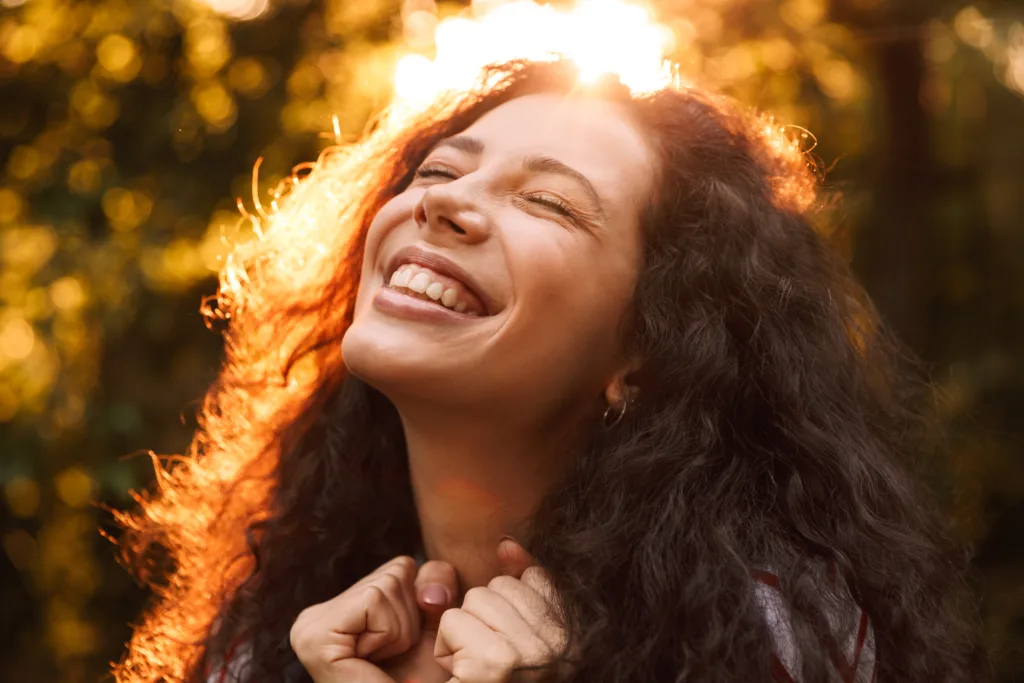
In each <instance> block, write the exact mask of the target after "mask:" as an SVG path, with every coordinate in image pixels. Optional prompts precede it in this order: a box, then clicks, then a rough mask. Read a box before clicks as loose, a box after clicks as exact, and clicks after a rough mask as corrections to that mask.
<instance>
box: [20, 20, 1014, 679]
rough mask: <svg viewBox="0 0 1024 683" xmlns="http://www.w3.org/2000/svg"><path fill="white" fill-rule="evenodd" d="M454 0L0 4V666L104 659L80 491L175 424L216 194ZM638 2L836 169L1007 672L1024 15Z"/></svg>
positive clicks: (136, 461)
mask: <svg viewBox="0 0 1024 683" xmlns="http://www.w3.org/2000/svg"><path fill="white" fill-rule="evenodd" d="M494 4H497V3H494V2H476V3H474V6H475V7H476V8H477V9H478V10H479V11H482V9H481V8H484V7H485V6H490V5H494ZM559 4H564V3H559ZM217 9H219V10H220V13H218V11H216V10H217ZM465 9H466V8H464V7H463V5H461V4H445V5H442V6H441V7H440V8H438V7H437V6H436V5H435V4H434V2H433V1H432V0H406V1H405V2H404V3H401V2H399V0H359V2H352V1H349V0H320V1H319V2H314V1H312V0H274V1H272V2H267V0H27V1H25V0H0V487H2V494H3V495H2V500H3V502H2V503H0V542H2V552H0V601H2V604H3V605H4V608H3V611H2V612H0V638H2V642H3V648H4V654H3V655H2V656H0V679H2V680H5V681H18V682H20V681H37V680H53V681H87V680H95V679H96V678H98V677H99V676H100V675H101V674H102V673H103V672H104V671H105V670H106V669H107V663H108V662H109V661H110V660H111V659H116V658H117V657H118V656H119V651H120V648H121V646H122V643H123V642H124V641H125V639H126V638H127V636H128V626H127V624H128V623H129V621H130V620H132V619H134V618H135V617H136V615H137V614H138V611H139V609H140V608H141V605H142V600H143V598H144V596H143V595H142V592H141V591H140V590H139V589H138V588H136V587H135V586H134V585H133V584H132V582H131V580H130V577H129V576H128V575H127V574H126V573H125V572H124V571H123V570H122V569H120V568H119V567H117V566H116V563H115V554H116V550H115V548H114V547H113V546H111V545H110V544H109V543H108V542H107V541H105V540H104V539H103V538H102V537H101V536H100V534H98V533H97V528H106V529H110V522H109V515H107V514H106V513H105V512H104V511H103V510H102V509H101V507H98V506H96V505H94V504H93V503H92V501H99V502H100V503H101V505H111V506H117V507H123V506H126V505H130V504H131V500H130V498H129V491H130V489H133V488H136V489H137V488H140V487H145V486H147V485H148V483H149V480H150V477H151V472H152V470H151V468H150V467H149V458H148V457H147V456H146V453H147V452H149V451H150V450H152V451H154V452H156V453H166V454H174V453H180V452H182V451H183V450H184V449H185V447H186V445H187V443H188V439H189V434H190V431H191V429H192V427H193V422H192V417H191V415H192V413H193V412H194V407H195V404H196V401H198V399H200V398H201V396H202V393H203V391H204V388H205V386H206V385H207V384H208V383H209V381H210V380H211V379H212V378H213V376H214V373H215V371H216V367H217V363H218V357H219V349H218V339H217V337H216V335H214V334H211V333H210V332H208V331H207V330H206V329H205V328H204V326H203V323H202V321H201V319H200V317H199V314H198V305H199V299H200V297H201V296H202V295H204V294H210V293H212V292H213V290H214V288H215V281H214V279H213V275H214V273H215V271H216V269H217V268H218V265H219V263H220V259H221V258H222V257H223V255H224V253H225V252H226V250H227V248H228V245H229V244H231V243H233V242H236V241H238V240H244V239H248V237H249V235H248V234H247V232H246V230H247V228H246V227H245V226H244V224H242V223H240V221H239V220H238V218H239V214H238V210H237V208H236V199H237V198H239V197H242V198H245V202H246V203H247V204H248V205H249V206H250V209H252V207H253V203H254V201H255V200H254V191H253V188H255V198H256V199H258V200H259V201H261V202H265V203H269V202H270V201H271V196H270V192H271V189H272V188H273V187H275V186H276V185H277V183H278V181H279V180H280V179H281V178H283V177H285V176H286V175H288V174H289V172H290V169H291V167H292V166H293V165H294V164H296V163H299V162H301V161H306V160H309V159H312V158H314V157H315V156H316V154H317V153H318V151H319V150H320V149H321V148H322V147H323V145H324V144H326V143H327V142H329V141H331V140H333V139H334V138H335V136H336V135H338V136H340V137H341V138H342V139H351V138H352V137H354V136H356V135H358V134H359V133H360V131H361V130H363V128H364V126H365V125H366V121H367V120H368V119H369V117H370V116H371V115H372V113H373V112H374V111H376V110H379V109H380V108H381V107H382V106H383V105H384V104H386V102H387V101H388V99H389V98H390V96H391V88H392V75H393V73H394V67H395V64H396V61H397V60H398V58H399V57H400V56H401V55H403V54H408V53H410V52H420V53H423V54H426V55H428V56H429V55H430V53H431V50H432V49H433V46H432V40H433V30H434V28H435V27H436V25H437V23H438V20H437V17H438V16H440V17H446V16H451V15H454V14H456V13H458V12H460V11H464V10H465ZM1014 12H1016V13H1017V14H1014ZM654 16H655V17H656V18H657V19H658V20H659V21H661V22H662V23H664V25H665V26H666V27H667V29H668V30H669V31H670V34H671V43H672V46H673V49H672V57H673V58H674V59H675V60H676V61H678V62H679V64H680V70H681V73H682V74H683V75H684V76H689V77H692V78H695V79H698V80H701V81H704V82H708V83H710V84H711V85H714V86H716V87H719V88H722V89H725V90H727V91H729V92H730V93H732V94H734V95H735V96H737V97H739V98H740V99H742V100H744V101H746V102H749V103H750V104H752V105H756V106H759V107H762V108H765V109H768V110H770V111H772V112H773V113H774V114H775V115H776V119H777V120H779V121H781V122H783V123H788V124H792V125H793V126H794V130H795V131H796V132H797V133H798V134H799V133H800V132H801V131H802V130H810V131H813V132H814V135H815V136H816V138H817V140H818V142H819V144H818V147H817V148H816V149H815V150H814V153H815V155H816V156H817V157H818V158H819V159H821V165H822V170H823V172H824V170H825V169H826V167H828V169H829V172H828V174H827V178H828V183H829V185H830V186H831V187H833V188H838V189H842V190H843V191H844V195H845V203H844V212H843V214H842V215H841V216H837V221H838V222H839V223H841V224H842V225H843V227H844V228H845V229H847V231H848V232H847V233H846V234H847V235H848V237H847V241H848V244H849V248H850V254H851V256H852V257H853V259H854V267H855V269H856V270H857V271H858V273H859V274H860V275H861V276H862V277H863V279H864V280H865V282H866V283H867V285H868V287H869V289H870V291H871V292H872V294H873V296H874V297H875V299H876V302H877V303H878V305H879V308H880V309H881V311H882V313H883V315H884V316H886V317H887V318H888V319H889V320H890V322H891V323H892V324H893V326H894V327H895V328H896V329H897V331H898V332H899V333H900V334H901V335H902V336H903V337H904V338H905V339H906V340H907V341H908V342H909V343H910V344H911V345H912V346H913V348H914V350H915V351H916V352H917V353H919V354H921V355H922V356H923V357H924V358H925V359H926V360H927V361H928V362H929V363H931V364H932V367H933V369H934V371H933V379H934V380H935V382H936V388H937V391H936V394H937V399H938V401H939V404H940V406H941V407H942V409H943V411H944V414H945V416H946V417H947V420H948V423H949V425H950V427H951V438H950V441H949V444H948V448H947V450H946V452H945V454H944V456H943V457H944V459H943V460H942V462H940V463H937V465H936V470H937V471H938V472H939V473H940V476H939V478H938V480H937V481H938V485H939V486H941V488H942V493H943V494H944V495H945V497H946V498H947V499H948V501H949V505H950V509H951V514H952V515H953V520H954V523H955V528H956V530H957V532H958V533H959V534H960V535H961V536H962V538H963V539H964V540H965V541H967V542H969V543H970V544H972V545H973V546H974V547H975V548H976V551H977V552H976V567H977V570H978V572H977V574H978V575H977V581H978V583H979V589H980V590H981V594H982V596H983V611H984V617H985V620H986V627H987V630H988V633H989V635H990V638H991V642H992V645H993V647H994V651H995V660H996V664H997V667H998V669H999V671H1000V675H1001V677H1002V680H1007V681H1009V680H1012V679H1013V678H1014V674H1021V673H1024V651H1022V650H1021V648H1020V646H1019V643H1020V642H1021V639H1022V638H1021V636H1022V635H1024V588H1022V586H1024V550H1022V549H1021V547H1020V541H1019V539H1020V538H1021V537H1024V522H1022V520H1024V446H1022V444H1021V441H1020V433H1019V430H1018V432H1017V433H1016V434H1014V429H1015V428H1017V427H1018V426H1019V418H1018V415H1019V413H1020V411H1021V408H1024V344H1021V341H1022V334H1021V333H1022V330H1021V326H1020V320H1022V319H1024V317H1022V315H1024V288H1022V287H1021V284H1020V278H1019V275H1018V273H1019V272H1020V269H1021V267H1022V265H1024V263H1022V257H1024V221H1022V217H1024V199H1022V197H1024V173H1022V170H1021V169H1022V168H1024V128H1022V127H1021V125H1020V122H1021V121H1022V120H1024V98H1022V96H1021V95H1022V93H1024V22H1022V15H1021V14H1020V10H1019V9H1014V7H1013V5H1012V4H1011V3H1005V4H1003V5H989V6H984V7H980V8H975V7H966V8H962V7H960V6H957V5H954V4H952V3H950V4H946V5H942V4H941V3H939V4H936V3H924V2H919V3H911V2H908V3H892V4H887V3H881V2H878V1H877V0H831V2H830V1H828V0H772V1H770V2H754V1H753V0H662V1H661V2H659V3H657V4H656V6H655V7H654ZM327 131H330V132H331V133H330V136H328V139H327V140H325V135H324V133H325V132H327ZM810 140H811V138H810V137H808V147H810V145H811V142H810ZM257 158H262V159H263V162H262V165H261V167H260V175H259V177H258V178H256V179H255V180H254V178H253V173H252V169H253V164H254V162H255V161H256V159H257ZM140 453H141V455H140ZM132 455H134V456H135V457H125V456H132ZM111 531H112V530H111ZM1015 644H1016V645H1015Z"/></svg>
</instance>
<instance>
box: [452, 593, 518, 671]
mask: <svg viewBox="0 0 1024 683" xmlns="http://www.w3.org/2000/svg"><path fill="white" fill-rule="evenodd" d="M434 659H435V660H436V661H437V663H438V664H439V665H440V666H441V667H442V668H443V669H445V670H446V671H447V672H448V673H450V674H451V675H452V677H453V678H455V679H456V681H459V682H460V683H505V682H506V681H508V678H509V676H510V675H511V673H512V671H513V670H514V669H515V668H516V667H517V666H519V665H520V661H521V657H520V655H519V652H518V651H517V650H516V649H515V647H514V645H513V644H512V643H511V642H510V641H509V640H508V639H507V638H504V637H503V636H501V635H499V634H497V633H495V632H494V631H492V630H491V629H490V628H488V626H487V625H486V624H484V623H483V622H482V621H481V620H480V619H479V618H477V617H475V616H473V615H472V614H470V613H469V612H467V611H465V610H462V609H450V610H448V611H447V612H445V613H444V616H442V617H441V624H440V627H439V628H438V631H437V640H435V641H434Z"/></svg>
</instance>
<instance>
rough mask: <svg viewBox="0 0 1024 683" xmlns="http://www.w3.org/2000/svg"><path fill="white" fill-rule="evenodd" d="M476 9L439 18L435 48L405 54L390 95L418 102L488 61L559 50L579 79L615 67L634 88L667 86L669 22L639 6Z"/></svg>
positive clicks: (462, 84)
mask: <svg viewBox="0 0 1024 683" xmlns="http://www.w3.org/2000/svg"><path fill="white" fill-rule="evenodd" d="M474 10H475V14H476V16H458V17H450V18H447V19H444V20H442V21H441V22H439V23H438V24H437V27H436V29H435V32H434V45H435V47H436V55H435V57H434V59H433V60H430V59H427V58H426V57H424V56H422V55H415V54H414V55H408V56H405V57H403V58H402V59H400V60H399V62H398V64H397V66H396V69H395V100H396V103H400V104H404V105H406V106H410V107H413V108H415V107H418V106H422V105H424V104H426V103H429V102H430V101H432V100H433V99H434V98H435V97H436V96H437V95H438V94H440V93H441V92H444V91H447V90H462V89H465V88H469V87H471V86H472V85H473V83H474V81H475V79H476V78H477V77H478V75H479V72H480V69H481V68H482V67H484V66H485V65H487V64H492V63H495V62H503V61H507V60H510V59H550V58H552V57H554V56H557V55H560V56H564V57H568V58H570V59H572V60H573V61H574V62H576V64H577V65H578V66H579V68H580V80H581V81H582V82H583V83H589V82H593V81H596V80H597V79H598V78H600V77H601V76H602V75H605V74H615V75H617V76H618V77H619V80H620V81H622V83H624V84H625V85H626V86H628V87H629V88H630V89H631V90H633V91H634V92H648V91H652V90H656V89H658V88H661V87H663V86H665V85H666V84H667V83H668V82H669V81H670V80H671V77H672V72H671V66H670V64H669V63H668V62H666V61H665V54H666V52H667V51H668V48H669V47H670V45H669V44H668V37H669V36H670V35H671V31H669V30H667V29H666V27H665V26H662V25H660V24H658V23H656V22H655V21H653V20H652V19H651V17H650V14H649V12H648V11H647V10H646V9H645V8H643V7H640V6H637V5H632V4H629V3H626V2H622V1H621V0H579V1H578V2H577V3H576V5H575V6H573V7H572V8H571V9H568V10H559V9H555V8H554V7H551V6H548V5H539V4H537V3H535V2H532V1H529V0H517V1H515V2H507V3H493V2H490V3H474Z"/></svg>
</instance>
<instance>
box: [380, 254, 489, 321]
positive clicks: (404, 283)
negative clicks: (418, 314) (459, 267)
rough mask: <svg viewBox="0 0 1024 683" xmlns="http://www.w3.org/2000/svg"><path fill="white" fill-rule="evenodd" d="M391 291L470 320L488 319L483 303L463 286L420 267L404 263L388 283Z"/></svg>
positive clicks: (452, 279)
mask: <svg viewBox="0 0 1024 683" xmlns="http://www.w3.org/2000/svg"><path fill="white" fill-rule="evenodd" d="M386 286H387V287H388V289H391V290H394V291H396V292H399V293H401V294H404V295H406V296H410V297H413V298H416V299H420V300H422V301H427V302H430V303H433V304H436V305H438V306H442V307H444V308H446V309H448V310H450V311H454V312H456V313H462V314H463V315H468V316H474V317H476V316H486V315H487V310H486V308H485V307H484V305H483V302H481V301H480V299H479V298H478V297H477V296H476V294H474V293H473V292H472V291H471V290H470V289H469V288H467V287H466V286H465V285H464V284H462V283H461V282H459V281H458V280H455V279H454V278H451V277H448V276H446V275H442V274H441V273H437V272H435V271H433V270H431V269H430V268H426V267H424V266H421V265H419V264H414V263H405V264H402V265H401V266H399V267H398V269H397V270H395V272H394V273H392V275H391V279H390V280H389V281H388V283H387V285H386Z"/></svg>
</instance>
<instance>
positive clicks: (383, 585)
mask: <svg viewBox="0 0 1024 683" xmlns="http://www.w3.org/2000/svg"><path fill="white" fill-rule="evenodd" d="M375 584H376V585H377V587H378V588H380V589H381V590H382V591H384V592H385V593H388V594H389V595H394V594H395V593H397V592H398V591H399V590H401V588H402V580H401V579H399V578H398V577H397V576H395V575H394V574H384V575H382V576H381V577H380V578H379V579H377V581H375Z"/></svg>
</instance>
